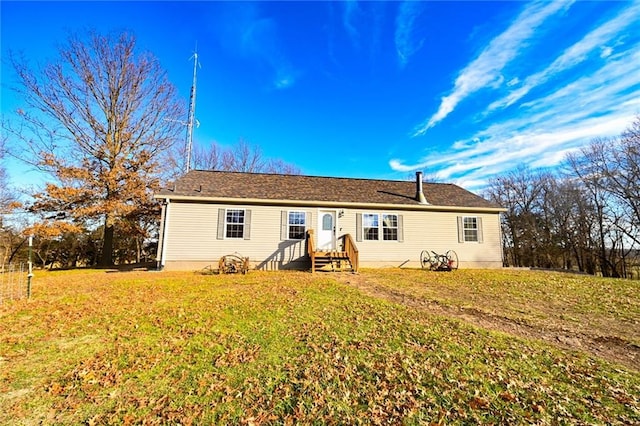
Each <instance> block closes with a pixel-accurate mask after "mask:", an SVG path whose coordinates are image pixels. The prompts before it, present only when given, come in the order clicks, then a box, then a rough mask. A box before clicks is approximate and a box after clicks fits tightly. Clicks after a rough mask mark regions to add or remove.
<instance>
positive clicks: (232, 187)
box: [156, 170, 500, 209]
mask: <svg viewBox="0 0 640 426" xmlns="http://www.w3.org/2000/svg"><path fill="white" fill-rule="evenodd" d="M423 192H424V194H425V197H426V199H427V202H428V203H429V204H430V205H432V206H450V207H475V208H491V209H499V208H500V206H498V205H496V204H493V203H490V202H489V201H487V200H485V199H483V198H482V197H479V196H478V195H476V194H473V193H472V192H470V191H467V190H465V189H463V188H461V187H459V186H457V185H453V184H447V183H423ZM184 197H189V198H192V197H193V198H216V199H219V198H223V199H253V200H263V201H265V202H268V201H272V202H276V201H301V202H330V203H349V204H354V203H355V204H397V205H402V206H411V205H415V206H419V205H420V203H419V202H418V201H417V200H416V182H415V181H394V180H377V179H354V178H336V177H321V176H303V175H280V174H268V173H243V172H223V171H209V170H207V171H204V170H192V171H190V172H189V173H187V174H186V175H184V176H182V177H181V178H179V179H178V180H177V181H176V182H175V186H174V187H173V188H166V189H162V190H161V191H160V192H159V193H158V194H156V198H169V199H171V198H184Z"/></svg>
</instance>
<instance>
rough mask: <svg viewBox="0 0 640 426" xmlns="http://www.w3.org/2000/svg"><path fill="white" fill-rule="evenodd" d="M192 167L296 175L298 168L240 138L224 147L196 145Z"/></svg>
mask: <svg viewBox="0 0 640 426" xmlns="http://www.w3.org/2000/svg"><path fill="white" fill-rule="evenodd" d="M193 161H194V167H195V168H196V169H201V170H222V171H228V172H250V173H274V174H288V175H298V174H300V169H298V168H297V167H296V166H294V165H292V164H289V163H286V162H284V161H282V160H279V159H269V158H265V157H264V155H263V153H262V150H261V149H260V148H259V147H257V146H252V145H250V144H249V143H248V142H247V141H246V140H244V139H240V140H239V141H238V143H237V144H236V145H234V146H233V147H231V148H228V149H224V148H221V147H220V146H219V145H218V144H216V143H212V144H211V145H210V146H209V148H208V149H205V148H202V147H196V149H194V154H193Z"/></svg>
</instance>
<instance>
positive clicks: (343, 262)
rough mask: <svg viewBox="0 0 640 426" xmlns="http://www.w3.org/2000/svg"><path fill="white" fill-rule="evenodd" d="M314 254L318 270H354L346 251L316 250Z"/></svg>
mask: <svg viewBox="0 0 640 426" xmlns="http://www.w3.org/2000/svg"><path fill="white" fill-rule="evenodd" d="M314 255H315V269H316V271H332V272H340V271H350V272H353V271H354V269H353V265H352V264H351V261H350V260H349V256H347V253H346V252H344V251H316V252H315V253H314Z"/></svg>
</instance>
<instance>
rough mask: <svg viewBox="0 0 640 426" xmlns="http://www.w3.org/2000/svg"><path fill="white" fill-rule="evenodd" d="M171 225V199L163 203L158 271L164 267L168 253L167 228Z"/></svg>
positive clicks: (157, 257) (157, 256)
mask: <svg viewBox="0 0 640 426" xmlns="http://www.w3.org/2000/svg"><path fill="white" fill-rule="evenodd" d="M168 226H169V199H168V198H166V199H165V202H164V203H162V213H161V215H160V236H159V238H158V253H157V255H156V261H157V268H158V271H161V270H163V269H164V262H165V257H166V255H167V241H166V239H167V228H168Z"/></svg>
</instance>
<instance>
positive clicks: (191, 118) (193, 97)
mask: <svg viewBox="0 0 640 426" xmlns="http://www.w3.org/2000/svg"><path fill="white" fill-rule="evenodd" d="M192 58H193V59H194V61H193V84H192V85H191V98H190V100H189V120H188V121H187V147H186V148H187V164H186V165H185V173H189V170H191V147H192V144H193V122H194V117H195V113H196V70H197V69H198V52H197V51H196V52H195V53H194V54H193V56H192Z"/></svg>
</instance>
